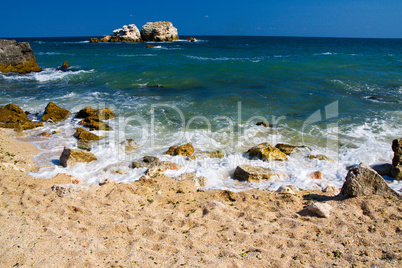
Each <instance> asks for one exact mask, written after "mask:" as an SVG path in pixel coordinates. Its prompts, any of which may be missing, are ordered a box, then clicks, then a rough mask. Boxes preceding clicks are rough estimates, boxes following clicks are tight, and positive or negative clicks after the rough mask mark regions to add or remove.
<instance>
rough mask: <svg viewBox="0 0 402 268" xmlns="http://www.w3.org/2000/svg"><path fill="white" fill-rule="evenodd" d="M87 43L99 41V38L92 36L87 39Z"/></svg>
mask: <svg viewBox="0 0 402 268" xmlns="http://www.w3.org/2000/svg"><path fill="white" fill-rule="evenodd" d="M89 43H99V39H98V38H95V37H92V38H90V39H89Z"/></svg>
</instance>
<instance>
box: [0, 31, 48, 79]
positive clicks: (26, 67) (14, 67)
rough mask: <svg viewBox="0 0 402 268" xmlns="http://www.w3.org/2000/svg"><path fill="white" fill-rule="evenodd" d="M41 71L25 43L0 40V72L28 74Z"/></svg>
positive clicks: (31, 51) (29, 47)
mask: <svg viewBox="0 0 402 268" xmlns="http://www.w3.org/2000/svg"><path fill="white" fill-rule="evenodd" d="M40 71H42V69H41V68H40V67H39V66H38V64H37V63H36V58H35V56H34V52H33V50H32V48H31V46H30V45H29V43H27V42H21V43H17V42H16V41H15V40H5V39H0V72H3V73H9V72H16V73H30V72H40Z"/></svg>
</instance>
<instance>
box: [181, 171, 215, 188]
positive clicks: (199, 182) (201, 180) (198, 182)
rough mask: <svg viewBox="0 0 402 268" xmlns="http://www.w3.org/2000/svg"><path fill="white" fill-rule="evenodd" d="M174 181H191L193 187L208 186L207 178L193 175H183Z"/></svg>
mask: <svg viewBox="0 0 402 268" xmlns="http://www.w3.org/2000/svg"><path fill="white" fill-rule="evenodd" d="M176 181H191V182H193V183H194V186H195V187H207V186H208V185H209V183H208V179H207V178H205V177H203V176H199V177H197V175H196V174H195V173H183V174H181V175H180V176H179V177H177V178H176Z"/></svg>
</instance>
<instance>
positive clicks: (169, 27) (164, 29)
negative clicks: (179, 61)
mask: <svg viewBox="0 0 402 268" xmlns="http://www.w3.org/2000/svg"><path fill="white" fill-rule="evenodd" d="M173 40H179V35H178V33H177V28H175V27H174V26H173V24H172V23H171V22H167V21H157V22H148V23H147V24H145V25H144V26H142V30H141V32H140V31H139V30H138V28H137V26H135V24H129V25H128V26H127V25H124V26H123V27H122V28H120V29H116V30H114V31H113V35H105V36H103V37H102V38H101V39H98V38H91V39H90V40H89V41H90V42H91V43H98V42H142V41H154V42H163V41H173Z"/></svg>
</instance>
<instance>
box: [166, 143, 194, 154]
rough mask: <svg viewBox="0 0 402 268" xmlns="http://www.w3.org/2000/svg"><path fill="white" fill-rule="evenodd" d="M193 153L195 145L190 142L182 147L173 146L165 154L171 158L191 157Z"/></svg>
mask: <svg viewBox="0 0 402 268" xmlns="http://www.w3.org/2000/svg"><path fill="white" fill-rule="evenodd" d="M193 153H194V146H193V143H191V142H189V143H186V144H183V145H180V146H176V145H173V146H171V147H170V148H169V150H167V151H166V152H165V153H164V154H167V155H171V156H175V155H182V156H190V155H192V154H193Z"/></svg>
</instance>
